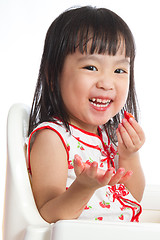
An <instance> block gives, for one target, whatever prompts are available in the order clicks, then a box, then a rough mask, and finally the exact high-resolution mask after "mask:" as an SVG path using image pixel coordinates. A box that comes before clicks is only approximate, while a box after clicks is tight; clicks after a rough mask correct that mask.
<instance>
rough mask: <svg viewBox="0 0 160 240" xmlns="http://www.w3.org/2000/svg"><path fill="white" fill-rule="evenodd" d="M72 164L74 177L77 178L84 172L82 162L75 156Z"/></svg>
mask: <svg viewBox="0 0 160 240" xmlns="http://www.w3.org/2000/svg"><path fill="white" fill-rule="evenodd" d="M73 163H74V171H75V174H76V176H79V175H80V174H81V173H82V172H83V170H84V164H83V162H82V159H81V157H80V156H79V155H78V154H76V155H75V156H74V162H73Z"/></svg>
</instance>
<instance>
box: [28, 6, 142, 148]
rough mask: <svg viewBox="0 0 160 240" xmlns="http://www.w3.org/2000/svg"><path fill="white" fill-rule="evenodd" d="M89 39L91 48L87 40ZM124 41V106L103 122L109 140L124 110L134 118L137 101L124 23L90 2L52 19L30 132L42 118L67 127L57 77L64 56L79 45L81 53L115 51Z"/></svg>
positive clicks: (129, 41)
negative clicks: (127, 76)
mask: <svg viewBox="0 0 160 240" xmlns="http://www.w3.org/2000/svg"><path fill="white" fill-rule="evenodd" d="M90 40H91V46H90V48H88V47H87V43H88V42H89V41H90ZM122 41H123V42H124V47H125V55H126V57H129V58H130V86H129V92H128V97H127V101H126V104H125V106H124V107H123V109H122V110H121V111H120V112H119V113H118V114H117V115H116V116H114V117H113V118H112V119H110V120H109V121H108V122H107V123H106V124H104V126H105V128H106V129H107V131H108V134H109V137H110V139H111V140H112V142H114V143H115V142H116V137H115V136H116V134H115V129H116V128H117V127H118V124H119V122H120V121H121V118H122V116H123V114H124V110H126V111H128V112H130V113H132V114H133V116H134V117H135V119H136V120H137V118H138V116H137V112H138V110H137V109H138V104H137V97H136V91H135V83H134V58H135V43H134V38H133V35H132V33H131V31H130V29H129V27H128V26H127V24H126V23H125V22H124V21H123V20H122V19H121V18H120V17H119V16H118V15H117V14H115V13H114V12H112V11H110V10H108V9H105V8H95V7H90V6H85V7H79V8H73V9H69V10H67V11H65V12H63V13H62V14H61V15H59V17H57V18H56V19H55V21H53V23H52V24H51V26H50V27H49V29H48V32H47V35H46V39H45V45H44V51H43V55H42V60H41V65H40V70H39V76H38V81H37V86H36V90H35V95H34V99H33V104H32V109H31V114H30V122H29V134H30V133H31V131H32V130H33V129H34V128H35V127H36V126H37V125H38V124H39V123H41V122H44V121H54V120H53V118H54V117H58V118H59V119H60V120H62V121H63V122H64V124H65V126H66V128H67V129H68V130H69V124H68V121H69V116H68V113H67V112H66V109H65V105H64V102H63V100H62V96H61V92H60V84H59V77H60V74H61V71H62V68H63V64H64V61H65V58H66V56H67V55H68V54H72V53H74V52H75V51H76V49H79V51H80V52H81V53H82V54H83V53H87V52H89V54H93V53H95V52H96V53H98V54H104V53H107V54H109V55H113V56H114V55H115V54H116V53H117V51H118V49H119V47H120V45H121V42H122Z"/></svg>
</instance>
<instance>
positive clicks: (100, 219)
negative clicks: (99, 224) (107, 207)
mask: <svg viewBox="0 0 160 240" xmlns="http://www.w3.org/2000/svg"><path fill="white" fill-rule="evenodd" d="M95 220H99V221H102V220H103V217H98V218H95Z"/></svg>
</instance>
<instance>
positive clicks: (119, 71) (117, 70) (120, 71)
mask: <svg viewBox="0 0 160 240" xmlns="http://www.w3.org/2000/svg"><path fill="white" fill-rule="evenodd" d="M114 72H115V73H118V74H121V73H126V71H124V70H123V69H120V68H118V69H116V70H115V71H114Z"/></svg>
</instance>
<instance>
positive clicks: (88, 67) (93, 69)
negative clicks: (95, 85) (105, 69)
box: [84, 66, 98, 71]
mask: <svg viewBox="0 0 160 240" xmlns="http://www.w3.org/2000/svg"><path fill="white" fill-rule="evenodd" d="M84 69H87V70H89V71H98V69H97V68H96V67H95V66H86V67H84Z"/></svg>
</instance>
